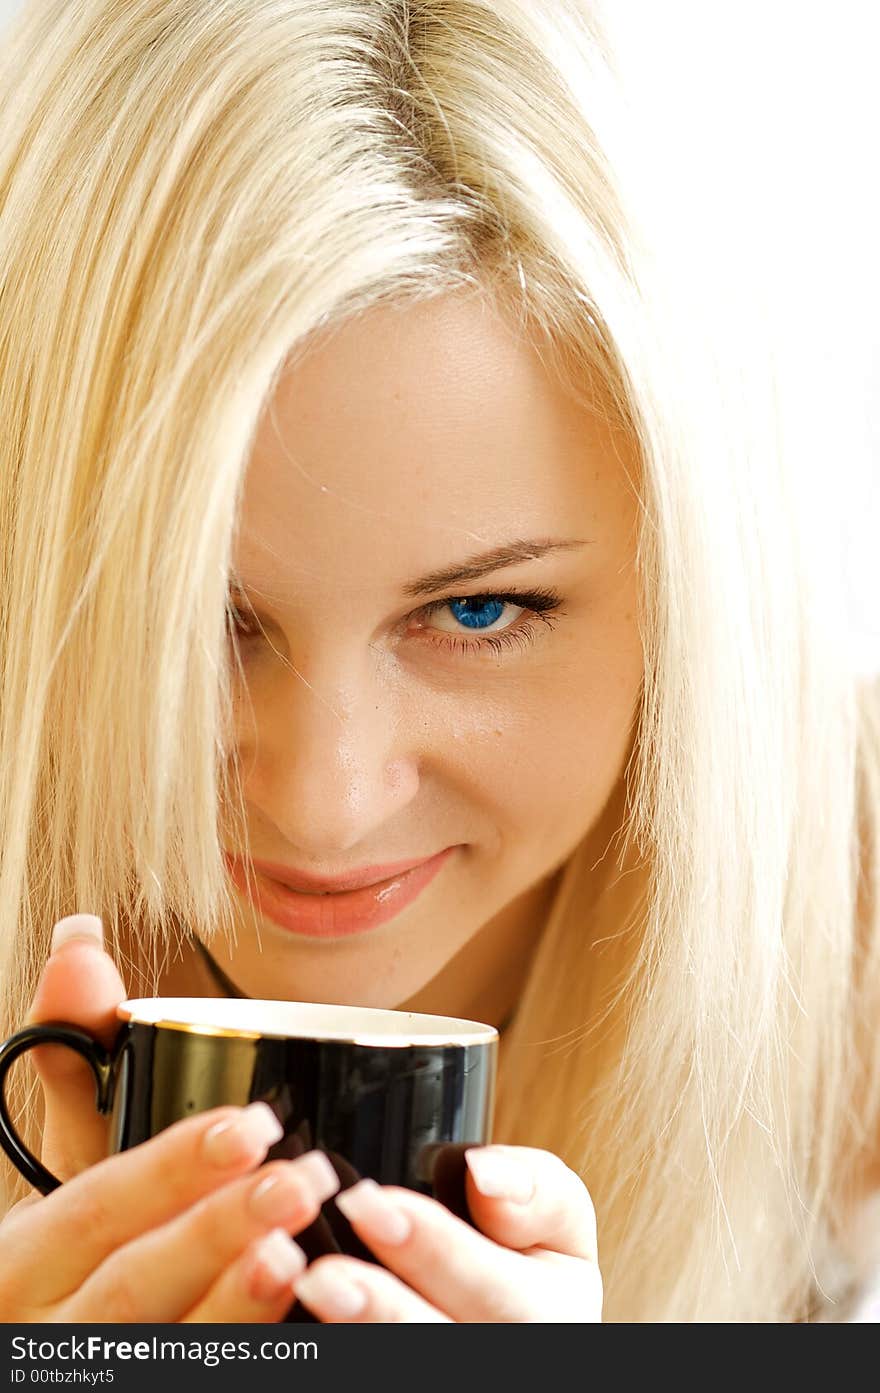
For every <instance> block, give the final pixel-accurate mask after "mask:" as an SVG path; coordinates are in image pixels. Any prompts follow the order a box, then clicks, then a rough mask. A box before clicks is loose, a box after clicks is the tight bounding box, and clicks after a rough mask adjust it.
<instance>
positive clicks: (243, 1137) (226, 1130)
mask: <svg viewBox="0 0 880 1393" xmlns="http://www.w3.org/2000/svg"><path fill="white" fill-rule="evenodd" d="M283 1136H284V1128H283V1127H282V1126H281V1123H280V1122H279V1121H278V1118H277V1117H276V1116H275V1114H274V1112H273V1111H272V1109H271V1108H270V1107H269V1105H268V1103H249V1104H248V1106H247V1107H246V1108H243V1109H242V1110H241V1112H240V1113H238V1114H237V1116H234V1117H227V1118H224V1119H223V1121H222V1122H215V1123H214V1126H213V1127H209V1129H208V1131H207V1132H206V1133H205V1135H204V1138H203V1140H202V1145H203V1148H204V1153H205V1155H206V1156H207V1158H208V1160H209V1161H211V1162H212V1163H213V1164H214V1165H215V1166H234V1165H236V1164H238V1163H239V1162H243V1161H247V1160H248V1159H249V1158H251V1157H252V1158H253V1159H254V1160H257V1159H259V1157H260V1156H264V1155H265V1154H266V1152H267V1151H268V1150H269V1147H270V1146H271V1145H272V1144H273V1142H276V1141H280V1139H281V1138H282V1137H283Z"/></svg>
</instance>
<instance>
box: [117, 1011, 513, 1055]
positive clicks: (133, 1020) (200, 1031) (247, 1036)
mask: <svg viewBox="0 0 880 1393" xmlns="http://www.w3.org/2000/svg"><path fill="white" fill-rule="evenodd" d="M117 1014H118V1016H119V1019H120V1020H121V1021H123V1022H124V1023H125V1024H127V1025H144V1026H146V1027H147V1028H148V1029H153V1030H159V1029H161V1030H179V1031H182V1032H183V1034H184V1035H213V1036H224V1037H226V1038H227V1039H233V1040H311V1041H312V1042H313V1043H314V1044H317V1045H376V1046H377V1048H379V1049H402V1048H406V1047H409V1048H411V1049H420V1048H425V1049H432V1050H450V1049H455V1050H462V1049H467V1048H468V1046H469V1045H474V1044H478V1045H482V1046H486V1045H489V1046H492V1045H496V1044H497V1042H498V1034H497V1032H496V1033H495V1034H494V1035H490V1036H488V1037H487V1038H486V1039H485V1040H479V1041H467V1040H431V1041H424V1040H411V1039H409V1038H408V1037H407V1036H405V1035H403V1036H401V1037H400V1039H397V1038H395V1037H393V1036H389V1035H381V1034H380V1035H379V1036H373V1037H372V1038H370V1036H369V1035H351V1036H349V1035H346V1036H341V1035H333V1036H330V1037H328V1038H326V1039H323V1038H321V1037H320V1036H314V1035H273V1034H272V1033H271V1032H270V1031H259V1030H231V1029H230V1028H229V1027H228V1026H224V1025H192V1024H191V1023H190V1022H187V1021H170V1020H160V1021H144V1020H141V1019H140V1018H139V1017H138V1016H132V1015H131V1014H129V1013H127V1012H124V1011H122V1010H121V1009H117ZM377 1042H378V1043H377Z"/></svg>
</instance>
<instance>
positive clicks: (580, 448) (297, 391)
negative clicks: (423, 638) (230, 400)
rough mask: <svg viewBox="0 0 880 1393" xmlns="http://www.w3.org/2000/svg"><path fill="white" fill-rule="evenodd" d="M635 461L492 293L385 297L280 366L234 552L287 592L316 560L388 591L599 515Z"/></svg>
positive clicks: (273, 588) (336, 574) (260, 579)
mask: <svg viewBox="0 0 880 1393" xmlns="http://www.w3.org/2000/svg"><path fill="white" fill-rule="evenodd" d="M624 464H625V461H624V459H623V456H622V453H621V441H620V439H619V438H618V437H617V436H616V435H615V436H612V434H611V428H610V427H609V426H608V424H607V422H606V421H605V420H604V418H603V416H602V415H601V414H598V415H596V414H594V413H592V412H589V411H586V410H585V409H584V407H583V406H581V405H579V404H577V403H575V402H574V401H573V400H572V399H571V397H570V395H569V394H568V393H567V391H566V390H565V388H564V387H563V386H562V384H561V383H559V382H558V381H557V379H556V378H555V377H554V376H553V375H552V373H551V372H550V370H549V369H548V368H547V367H546V366H545V364H544V362H543V361H542V359H541V356H540V354H539V352H538V351H537V349H536V347H535V345H533V344H532V343H531V342H530V341H529V340H528V339H526V338H525V337H523V336H522V334H521V333H520V332H519V331H518V330H517V329H516V328H515V327H514V326H513V325H512V324H511V323H509V322H508V321H507V320H506V318H504V317H503V315H502V313H501V312H500V311H499V310H497V309H496V308H495V307H494V306H493V305H491V304H490V302H489V301H488V300H486V299H485V298H484V297H483V296H481V295H478V294H476V293H470V292H468V293H463V292H455V293H453V294H446V295H443V296H437V297H435V298H433V299H430V300H425V301H421V302H418V303H410V304H405V305H397V306H380V307H375V308H373V309H370V310H368V311H366V312H365V313H363V314H361V315H359V316H357V317H353V318H351V319H350V320H348V321H346V322H345V323H343V324H342V326H341V327H337V328H335V329H334V330H333V332H331V333H328V334H324V335H322V336H320V337H318V338H316V339H315V340H314V341H313V342H312V343H311V345H310V346H309V347H308V350H307V352H306V353H305V354H304V355H303V356H302V357H299V358H297V360H296V361H295V362H294V363H293V365H292V366H291V367H289V368H288V370H287V371H285V372H284V373H283V374H282V376H281V378H280V379H279V382H278V385H277V388H276V390H275V392H274V395H273V397H272V399H271V401H270V402H269V403H268V405H267V408H266V410H265V412H264V413H263V417H262V419H261V422H260V425H259V428H258V431H257V435H256V438H255V442H254V448H253V451H252V455H251V459H250V461H249V463H248V468H247V474H246V478H245V487H244V496H243V503H242V511H241V516H240V520H239V532H238V537H237V541H236V548H235V562H236V568H237V570H238V572H239V574H240V575H241V577H242V579H243V580H244V581H245V583H246V584H248V585H250V586H253V587H255V588H257V587H258V588H261V589H265V590H266V591H267V592H271V594H272V595H273V597H275V598H278V599H279V600H282V601H283V600H285V599H287V598H291V599H294V598H295V597H296V595H297V594H298V593H300V591H301V590H302V588H303V586H304V584H305V583H306V582H307V580H308V578H309V577H310V576H315V577H317V578H321V579H323V580H324V581H332V582H333V584H334V586H336V587H343V588H345V587H346V586H348V587H351V588H352V589H364V588H365V587H366V588H373V587H375V589H376V591H377V593H378V592H381V591H385V590H392V589H394V588H395V587H398V586H400V585H403V584H404V583H405V582H406V581H407V580H408V579H409V578H410V577H412V576H414V575H417V574H420V573H422V572H424V571H427V570H430V569H432V567H434V566H436V567H440V566H443V565H444V564H447V563H448V562H449V561H450V559H456V558H459V557H462V556H464V555H466V554H470V553H472V552H474V551H475V550H479V549H480V547H481V546H482V545H485V547H487V548H488V547H490V546H492V545H495V544H497V543H499V542H502V541H506V540H509V539H511V538H514V537H539V536H542V535H547V536H550V535H555V534H558V533H559V531H560V529H561V528H562V529H564V528H565V527H571V525H572V523H575V525H584V526H587V525H589V523H590V517H591V514H595V515H598V514H599V513H601V511H602V509H603V507H606V506H607V503H608V497H603V495H608V496H609V497H611V496H616V495H618V494H619V492H620V489H621V487H622V486H623V484H624V482H625V477H626V471H625V467H624ZM609 491H610V492H609ZM585 535H586V534H585ZM288 591H289V595H288Z"/></svg>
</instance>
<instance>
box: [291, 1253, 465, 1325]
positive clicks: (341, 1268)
mask: <svg viewBox="0 0 880 1393" xmlns="http://www.w3.org/2000/svg"><path fill="white" fill-rule="evenodd" d="M294 1290H295V1292H296V1295H297V1297H298V1298H299V1300H300V1301H302V1303H303V1305H305V1306H308V1308H309V1310H310V1311H313V1312H314V1314H315V1315H316V1316H318V1317H319V1318H320V1319H321V1320H322V1321H326V1322H327V1323H328V1324H339V1323H340V1322H343V1321H351V1322H354V1323H357V1324H359V1325H365V1324H371V1323H373V1322H386V1323H389V1324H390V1323H394V1324H400V1323H404V1322H407V1321H421V1322H422V1323H425V1324H426V1323H433V1324H437V1323H438V1322H446V1323H449V1316H447V1315H444V1314H443V1312H442V1311H438V1310H437V1308H436V1307H435V1306H432V1305H431V1304H430V1303H429V1302H427V1301H424V1300H423V1299H422V1298H421V1297H420V1296H418V1295H417V1294H416V1292H414V1291H412V1289H411V1288H410V1287H407V1286H406V1285H405V1284H404V1283H403V1282H401V1281H400V1279H399V1278H398V1277H395V1276H394V1274H393V1273H391V1272H387V1271H386V1270H385V1269H384V1268H382V1267H376V1266H374V1265H373V1264H372V1263H369V1262H360V1261H359V1260H358V1259H357V1258H347V1257H338V1256H337V1255H336V1254H329V1255H328V1256H327V1257H322V1258H317V1259H316V1261H315V1262H313V1263H311V1264H310V1265H309V1267H307V1268H306V1271H305V1272H304V1273H303V1275H302V1276H301V1277H300V1278H299V1279H298V1280H297V1282H296V1284H295V1287H294Z"/></svg>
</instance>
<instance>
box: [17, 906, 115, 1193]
mask: <svg viewBox="0 0 880 1393" xmlns="http://www.w3.org/2000/svg"><path fill="white" fill-rule="evenodd" d="M125 997H126V991H125V987H124V984H123V981H122V978H121V977H120V975H119V973H118V971H117V969H116V966H115V964H114V962H113V959H112V958H111V957H110V956H109V955H108V954H107V953H105V952H104V934H103V928H102V925H101V920H100V919H99V918H98V917H97V915H94V914H72V915H70V916H69V917H68V918H67V919H60V920H59V921H58V923H57V924H56V925H55V928H54V929H53V931H52V949H51V953H50V956H49V959H48V961H47V962H46V966H45V967H44V968H43V974H42V976H41V978H40V980H39V983H38V984H37V990H36V993H35V995H34V999H33V1001H32V1002H31V1008H30V1011H29V1012H28V1018H27V1019H28V1024H31V1025H33V1024H38V1023H40V1022H42V1021H65V1022H67V1023H69V1024H70V1025H74V1026H77V1027H78V1028H79V1029H80V1030H84V1031H86V1033H87V1034H89V1035H92V1036H94V1037H95V1039H96V1040H99V1041H100V1042H101V1044H102V1045H104V1046H105V1047H107V1048H109V1047H110V1045H112V1043H113V1040H114V1038H115V1036H116V1033H117V1031H118V1029H119V1020H118V1018H117V1015H116V1007H117V1005H118V1004H119V1002H120V1001H124V1000H125ZM31 1058H32V1060H33V1064H34V1068H35V1069H36V1071H37V1074H38V1076H39V1079H40V1083H41V1084H42V1087H43V1098H44V1103H45V1113H44V1125H43V1146H42V1161H43V1165H44V1166H48V1168H49V1170H50V1171H52V1172H53V1173H54V1174H55V1175H57V1176H58V1178H59V1180H68V1179H70V1177H71V1176H73V1175H76V1174H78V1172H79V1171H81V1170H84V1169H85V1168H86V1167H87V1166H91V1165H93V1164H94V1163H95V1162H96V1161H99V1160H101V1158H102V1157H104V1156H106V1155H107V1119H106V1118H104V1117H102V1116H101V1115H100V1113H98V1111H97V1108H96V1105H95V1092H96V1081H95V1076H94V1074H93V1073H92V1071H91V1069H90V1068H89V1066H88V1064H87V1063H86V1061H85V1060H84V1059H83V1058H82V1056H81V1055H78V1054H76V1053H75V1051H74V1050H71V1049H68V1048H66V1046H64V1045H40V1046H38V1047H37V1048H36V1049H34V1050H32V1051H31Z"/></svg>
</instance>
